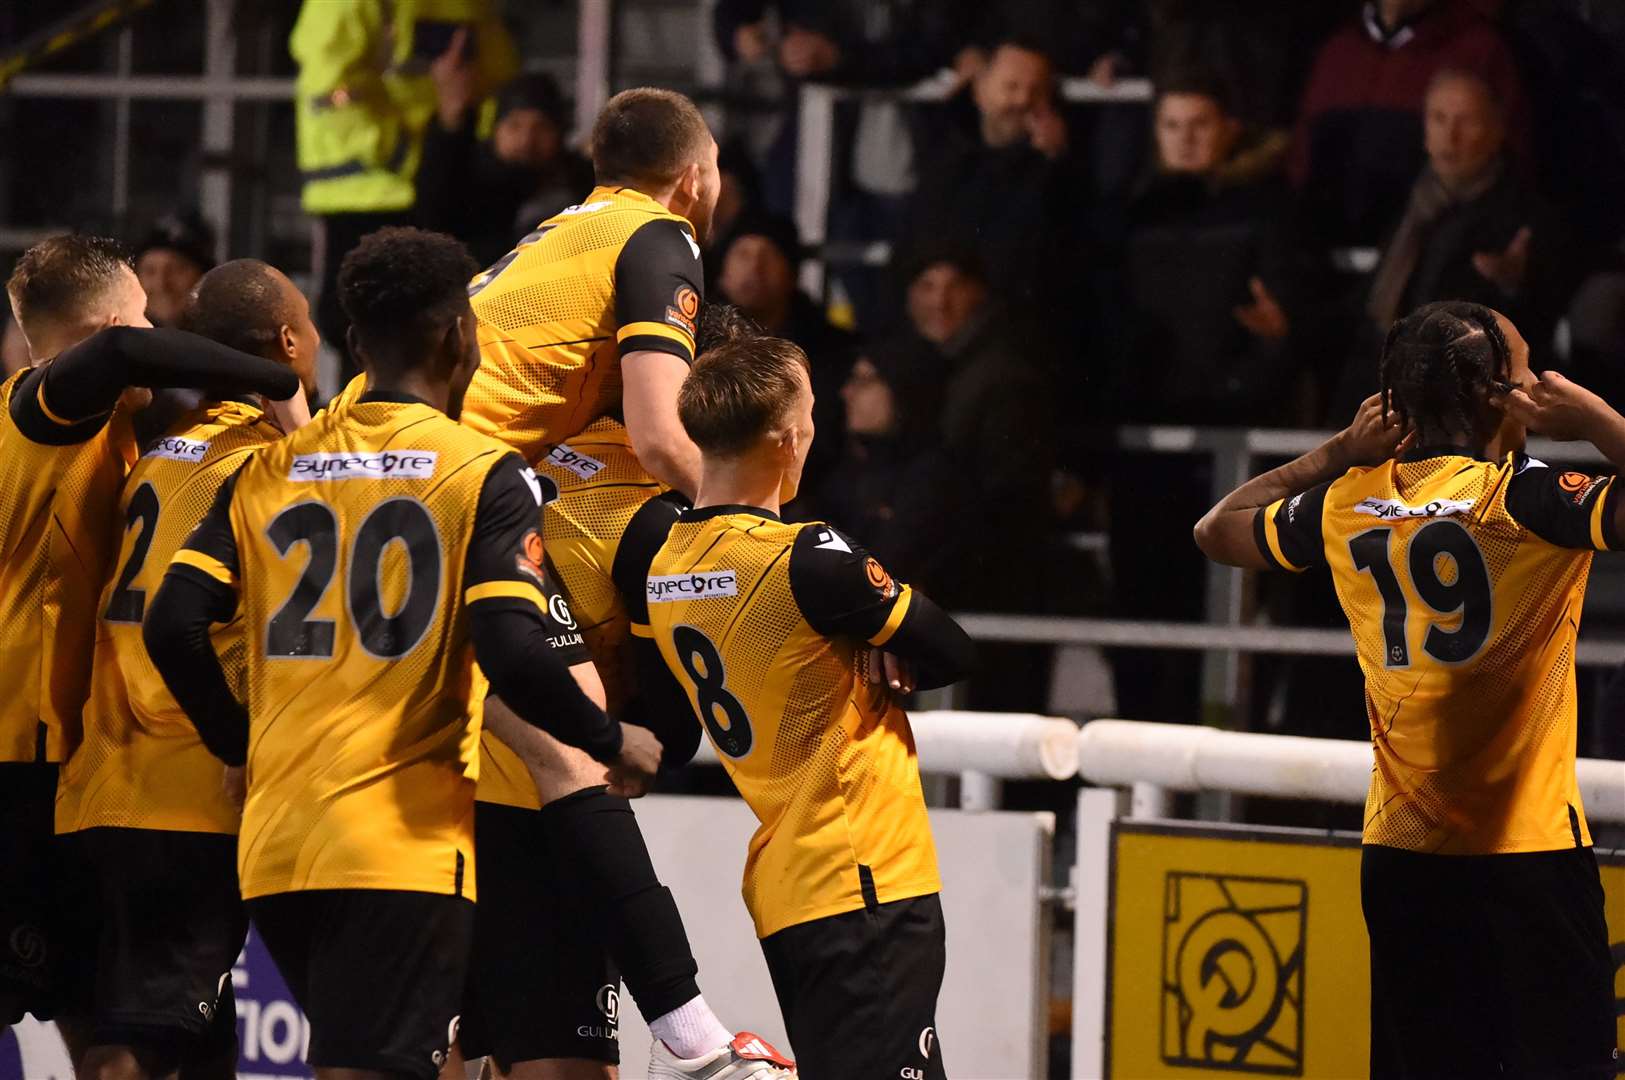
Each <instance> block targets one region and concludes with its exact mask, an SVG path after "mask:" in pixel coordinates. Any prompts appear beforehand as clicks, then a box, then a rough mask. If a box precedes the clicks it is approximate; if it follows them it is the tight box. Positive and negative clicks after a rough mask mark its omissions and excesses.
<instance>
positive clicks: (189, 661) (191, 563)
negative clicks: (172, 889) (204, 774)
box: [141, 473, 248, 765]
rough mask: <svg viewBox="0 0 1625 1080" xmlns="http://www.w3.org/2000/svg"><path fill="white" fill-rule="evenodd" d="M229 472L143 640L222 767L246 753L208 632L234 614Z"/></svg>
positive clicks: (243, 722)
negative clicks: (222, 762) (223, 764)
mask: <svg viewBox="0 0 1625 1080" xmlns="http://www.w3.org/2000/svg"><path fill="white" fill-rule="evenodd" d="M236 488H237V474H236V473H233V474H232V475H231V477H230V478H228V479H227V480H226V482H225V483H223V484H221V485H220V490H219V491H217V492H216V493H215V497H214V503H213V505H211V506H210V507H209V512H208V513H207V514H206V515H204V518H203V520H202V521H201V522H199V523H198V526H197V528H195V529H193V530H192V534H191V535H190V536H188V537H187V538H186V543H185V544H184V545H182V547H181V550H180V551H178V552H176V554H175V558H174V560H173V561H172V562H171V563H170V564H169V569H168V570H167V571H166V572H165V573H164V580H163V584H162V585H160V586H159V588H158V593H157V595H156V596H154V597H153V600H152V604H151V606H150V607H149V608H148V609H147V617H146V621H145V623H144V624H143V625H142V628H141V640H142V642H143V643H144V644H145V645H146V647H147V655H149V656H150V657H151V658H152V664H153V667H155V668H157V669H158V674H159V675H160V676H161V677H162V678H163V680H164V685H165V686H167V687H168V688H169V692H170V693H171V694H173V695H174V697H175V700H176V702H178V703H179V704H180V707H181V709H182V710H184V711H185V713H186V715H187V717H188V718H189V719H190V720H191V721H192V725H193V726H194V727H196V728H197V732H198V735H199V736H200V737H201V738H202V739H203V745H204V746H207V747H208V748H209V752H210V753H212V754H214V756H215V757H217V758H219V759H220V760H221V761H224V762H225V763H226V764H227V765H241V764H242V763H243V761H244V760H245V758H246V756H247V754H248V710H247V709H245V708H244V707H243V704H242V702H240V701H238V700H237V697H236V695H235V694H234V693H233V692H232V688H231V683H230V682H229V681H227V679H226V673H225V670H224V669H223V668H222V667H221V666H220V658H219V656H217V655H216V654H215V651H214V642H213V641H212V639H211V638H210V636H209V628H210V627H211V626H212V625H213V624H214V623H221V622H227V621H228V620H230V619H231V617H232V616H233V615H234V614H236V611H237V588H236V581H237V541H236V537H234V536H233V535H232V532H231V498H232V493H233V492H234V491H235V490H236Z"/></svg>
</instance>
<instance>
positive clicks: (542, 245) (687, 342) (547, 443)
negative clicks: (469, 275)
mask: <svg viewBox="0 0 1625 1080" xmlns="http://www.w3.org/2000/svg"><path fill="white" fill-rule="evenodd" d="M468 291H469V297H470V300H471V302H472V303H473V306H474V313H475V314H476V315H478V316H479V320H480V354H481V358H482V359H481V362H480V368H479V371H478V372H476V373H475V375H474V382H473V384H472V385H471V386H470V387H469V389H468V397H467V399H466V400H465V402H464V404H463V414H462V420H463V422H464V423H465V424H468V425H469V426H471V427H473V428H474V429H475V430H477V431H480V432H483V433H485V434H487V435H491V436H493V437H495V438H498V439H501V440H502V441H503V442H505V443H507V444H508V445H509V446H511V447H513V448H514V449H515V450H517V451H519V452H520V453H521V454H523V455H524V457H525V459H526V460H527V461H529V462H531V463H532V464H535V463H537V462H539V461H540V460H541V459H542V457H543V455H545V454H546V453H547V451H549V450H550V449H552V448H553V447H554V446H555V445H557V444H558V443H561V442H565V441H567V440H569V439H571V438H574V437H575V436H576V435H579V434H580V433H581V432H582V431H583V430H584V429H585V428H586V427H587V425H588V424H590V423H592V422H593V421H594V420H596V419H598V418H600V417H604V416H613V417H619V416H620V415H621V356H623V355H624V354H626V353H631V352H638V351H645V350H647V351H655V352H667V353H671V354H672V355H674V356H677V357H680V358H682V359H683V360H685V361H692V360H693V358H694V332H695V326H696V322H697V320H698V318H699V312H700V302H701V300H702V299H703V298H704V295H705V282H704V272H703V270H702V267H701V264H700V248H699V245H698V244H696V243H695V242H694V230H693V227H692V226H691V225H689V223H688V222H687V221H686V220H684V219H683V218H681V217H679V216H678V215H676V214H673V213H672V212H670V211H669V210H667V209H666V208H665V207H663V206H661V205H660V204H659V203H657V202H655V201H654V200H653V199H651V198H649V197H648V196H647V195H644V194H642V193H641V192H638V191H633V190H632V189H630V188H623V187H598V188H595V189H593V192H592V194H590V195H588V196H587V198H586V201H584V202H582V203H580V204H579V205H577V206H572V207H569V208H567V209H565V210H563V211H560V212H559V213H558V214H555V215H554V216H553V217H551V218H549V219H548V220H547V221H545V222H543V223H542V224H541V225H540V226H539V227H537V229H536V230H535V231H534V232H532V233H531V234H530V235H528V236H526V237H525V238H524V239H522V240H521V241H520V242H519V245H518V246H517V247H516V248H514V250H513V251H511V252H509V253H508V254H507V255H506V256H504V257H503V258H502V259H501V260H500V261H498V262H497V263H496V264H495V265H494V266H492V267H491V268H490V269H488V270H486V271H485V272H484V273H482V274H480V275H479V276H478V277H476V278H475V279H474V280H473V282H472V283H470V285H469V290H468Z"/></svg>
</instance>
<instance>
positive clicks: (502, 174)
mask: <svg viewBox="0 0 1625 1080" xmlns="http://www.w3.org/2000/svg"><path fill="white" fill-rule="evenodd" d="M431 70H432V71H433V73H434V75H435V84H436V89H437V90H438V92H439V110H438V112H437V114H436V116H435V118H434V120H433V121H431V123H430V124H429V128H428V131H427V133H426V134H425V136H424V142H423V163H422V165H421V166H420V167H419V169H418V178H417V188H418V201H417V214H418V220H419V222H420V223H421V224H422V225H423V226H424V227H425V228H431V229H438V230H439V231H441V232H447V233H450V234H451V235H453V236H455V237H457V238H458V239H459V240H461V241H463V243H465V244H467V245H468V249H469V251H470V252H472V253H473V255H474V258H475V259H476V260H477V261H478V262H479V263H480V264H481V265H482V266H489V265H490V264H491V263H494V262H496V261H497V260H498V259H500V258H501V257H502V256H503V255H505V254H506V253H507V252H508V251H509V250H510V249H512V247H513V246H514V243H515V241H517V240H518V239H519V238H520V237H522V236H524V235H525V234H526V233H528V232H529V231H530V230H532V229H534V228H535V227H536V226H537V225H538V224H540V223H541V222H543V221H545V220H547V219H548V218H550V217H552V216H553V215H554V214H556V213H558V212H559V211H560V210H563V209H564V208H565V207H566V206H569V205H571V204H572V203H575V202H577V201H578V200H579V199H580V198H581V197H582V196H584V195H586V194H587V192H589V191H591V190H592V185H593V175H592V163H591V162H589V161H587V159H586V158H584V157H582V156H581V155H580V154H578V153H576V152H575V151H574V150H571V149H570V148H569V147H568V146H566V145H565V142H564V137H565V134H566V132H567V131H568V111H567V110H566V108H565V103H564V98H563V96H562V95H561V94H560V93H559V88H558V84H557V83H555V82H554V81H553V80H552V78H550V77H549V76H546V75H521V76H520V77H519V78H517V79H515V80H514V81H513V82H511V83H509V84H508V86H507V87H505V88H504V89H503V91H502V93H501V94H499V95H498V97H497V121H496V126H495V127H494V128H493V129H492V131H491V138H490V139H489V140H486V141H483V142H482V141H481V140H480V139H479V137H478V136H477V135H476V133H475V118H474V113H475V111H476V109H475V106H476V105H477V104H478V102H477V101H476V100H475V99H474V97H473V74H472V73H473V65H472V64H471V62H470V61H468V60H467V59H466V58H464V57H462V56H460V55H455V54H448V56H447V57H442V58H441V59H439V60H437V61H436V62H435V64H434V65H433V67H432V69H431Z"/></svg>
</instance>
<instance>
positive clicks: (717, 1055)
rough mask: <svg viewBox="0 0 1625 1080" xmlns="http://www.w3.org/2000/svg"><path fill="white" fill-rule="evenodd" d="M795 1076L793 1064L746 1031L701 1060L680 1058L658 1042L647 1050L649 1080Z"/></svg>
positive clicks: (781, 1079)
mask: <svg viewBox="0 0 1625 1080" xmlns="http://www.w3.org/2000/svg"><path fill="white" fill-rule="evenodd" d="M795 1076H796V1063H795V1062H793V1061H791V1060H790V1059H789V1058H787V1057H785V1056H784V1055H783V1054H781V1053H779V1052H778V1051H777V1050H775V1049H773V1047H772V1046H770V1045H769V1044H768V1042H767V1040H766V1039H764V1038H762V1037H761V1036H760V1035H752V1034H751V1033H750V1032H748V1031H741V1032H740V1033H739V1034H738V1035H735V1036H734V1039H733V1042H731V1043H729V1044H728V1045H726V1046H719V1047H717V1048H716V1049H715V1050H713V1051H712V1052H711V1053H709V1054H706V1055H705V1056H704V1057H698V1058H680V1057H678V1056H677V1055H676V1054H674V1053H672V1052H671V1051H670V1050H668V1049H667V1048H666V1044H665V1043H663V1042H661V1041H660V1040H659V1039H656V1040H655V1043H654V1046H653V1048H651V1049H650V1051H649V1080H795Z"/></svg>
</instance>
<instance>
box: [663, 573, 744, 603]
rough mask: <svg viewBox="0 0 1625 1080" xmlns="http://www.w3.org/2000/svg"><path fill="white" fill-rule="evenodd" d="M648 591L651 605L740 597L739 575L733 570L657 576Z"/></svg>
mask: <svg viewBox="0 0 1625 1080" xmlns="http://www.w3.org/2000/svg"><path fill="white" fill-rule="evenodd" d="M647 591H648V594H649V603H651V604H669V603H672V602H673V601H675V600H706V599H709V598H711V597H713V596H738V595H739V575H737V574H735V573H734V572H733V571H732V570H713V571H712V572H711V573H709V574H656V575H654V576H652V577H650V578H649V584H648V588H647Z"/></svg>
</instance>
